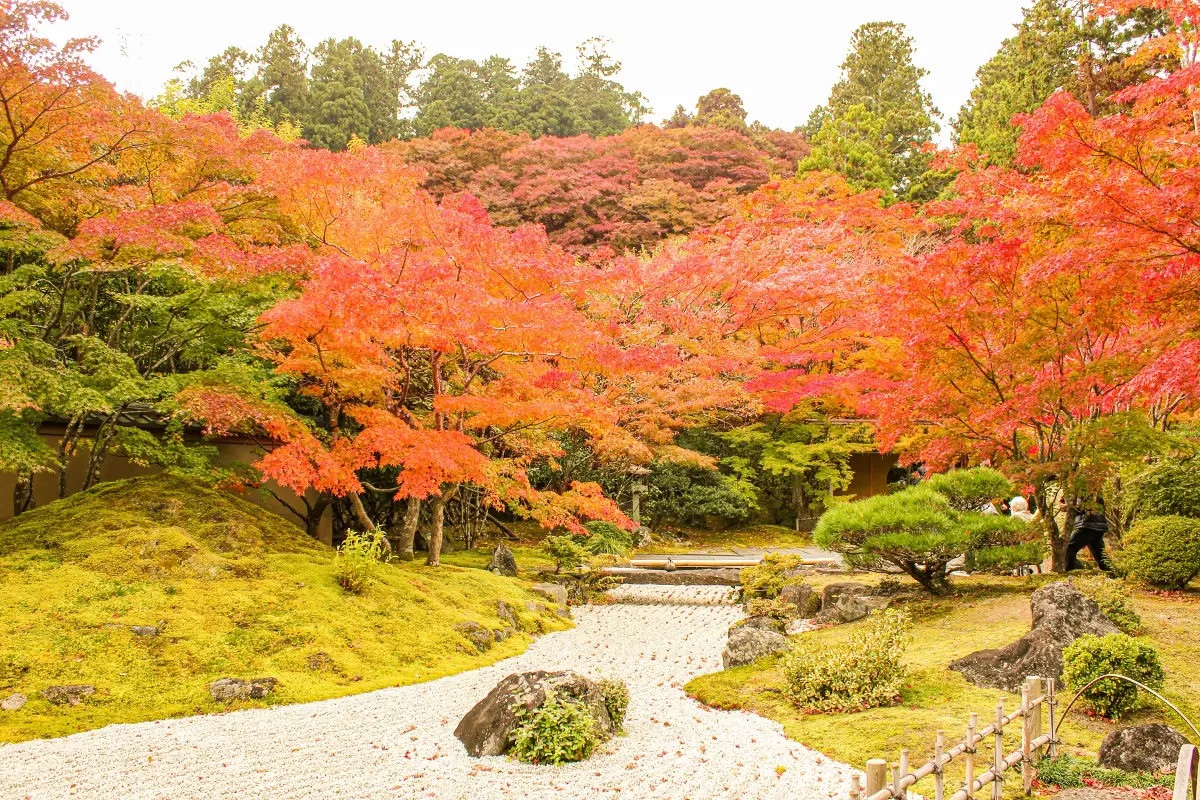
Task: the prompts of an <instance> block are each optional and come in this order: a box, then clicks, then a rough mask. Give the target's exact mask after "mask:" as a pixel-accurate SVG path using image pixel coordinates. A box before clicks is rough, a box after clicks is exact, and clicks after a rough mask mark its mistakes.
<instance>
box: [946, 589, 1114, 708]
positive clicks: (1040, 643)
mask: <svg viewBox="0 0 1200 800" xmlns="http://www.w3.org/2000/svg"><path fill="white" fill-rule="evenodd" d="M1029 605H1030V608H1031V609H1032V611H1033V627H1032V629H1031V630H1030V631H1029V633H1027V634H1025V635H1024V636H1022V637H1021V638H1020V639H1018V640H1017V641H1015V642H1013V643H1012V644H1010V645H1008V646H1006V647H1001V648H997V649H995V650H980V651H979V652H976V653H972V654H971V655H969V656H965V657H963V658H960V659H959V660H957V661H955V662H953V663H951V664H950V669H952V670H955V671H956V672H961V673H962V674H963V677H965V678H966V679H967V680H969V681H970V682H971V683H973V684H975V685H976V686H985V687H988V688H991V689H1003V690H1005V691H1008V692H1019V691H1020V690H1021V683H1022V682H1024V680H1025V678H1026V676H1028V675H1037V676H1039V677H1042V678H1062V671H1063V655H1062V654H1063V650H1064V649H1065V648H1066V647H1067V646H1068V645H1070V644H1071V643H1072V642H1074V641H1075V640H1076V639H1078V638H1079V637H1080V636H1083V635H1085V634H1092V635H1094V636H1107V635H1109V634H1111V633H1118V632H1119V631H1118V630H1117V628H1116V626H1115V625H1113V624H1112V623H1111V622H1109V620H1108V618H1107V617H1105V616H1104V614H1103V613H1102V612H1101V611H1100V607H1099V606H1097V605H1096V603H1095V601H1093V600H1091V599H1090V598H1088V597H1085V596H1084V595H1083V594H1081V593H1080V592H1079V591H1078V590H1077V589H1075V587H1073V586H1071V584H1069V583H1067V582H1066V581H1059V582H1057V583H1051V584H1048V585H1046V586H1043V587H1042V588H1040V589H1038V590H1037V591H1035V592H1034V593H1033V596H1032V597H1031V598H1030V601H1029Z"/></svg>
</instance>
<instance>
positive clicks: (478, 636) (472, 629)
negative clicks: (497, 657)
mask: <svg viewBox="0 0 1200 800" xmlns="http://www.w3.org/2000/svg"><path fill="white" fill-rule="evenodd" d="M454 630H456V631H458V632H459V633H461V634H462V635H463V636H464V637H466V639H467V641H469V642H470V643H471V645H472V646H473V647H474V648H475V652H477V653H482V652H484V651H485V650H491V649H492V644H493V642H494V640H493V639H492V632H491V631H489V630H488V629H487V628H485V627H483V626H482V625H480V624H479V623H478V622H471V621H467V622H459V623H457V624H455V626H454Z"/></svg>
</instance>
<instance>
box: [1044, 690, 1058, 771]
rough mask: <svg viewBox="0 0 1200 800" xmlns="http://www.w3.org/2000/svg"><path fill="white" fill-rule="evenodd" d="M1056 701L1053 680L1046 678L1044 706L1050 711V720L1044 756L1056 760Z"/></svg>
mask: <svg viewBox="0 0 1200 800" xmlns="http://www.w3.org/2000/svg"><path fill="white" fill-rule="evenodd" d="M1056 704H1057V701H1056V700H1055V699H1054V678H1046V705H1047V706H1048V707H1049V709H1050V713H1049V714H1048V715H1047V717H1048V718H1049V720H1050V723H1049V724H1050V731H1049V733H1050V746H1049V747H1048V748H1046V754H1047V755H1048V756H1050V758H1058V726H1057V724H1056V720H1055V708H1054V707H1055V705H1056Z"/></svg>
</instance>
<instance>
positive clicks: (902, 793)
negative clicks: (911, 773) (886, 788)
mask: <svg viewBox="0 0 1200 800" xmlns="http://www.w3.org/2000/svg"><path fill="white" fill-rule="evenodd" d="M907 777H908V748H904V749H902V750H901V751H900V778H899V779H898V780H897V781H895V783H894V784H893V785H892V796H894V797H896V798H897V800H905V798H907V797H908V790H907V789H905V788H903V787H901V786H900V781H901V780H904V779H905V778H907Z"/></svg>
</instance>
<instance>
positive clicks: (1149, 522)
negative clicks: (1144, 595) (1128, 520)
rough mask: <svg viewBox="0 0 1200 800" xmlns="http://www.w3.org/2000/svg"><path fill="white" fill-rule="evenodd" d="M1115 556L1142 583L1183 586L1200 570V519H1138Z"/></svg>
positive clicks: (1126, 572)
mask: <svg viewBox="0 0 1200 800" xmlns="http://www.w3.org/2000/svg"><path fill="white" fill-rule="evenodd" d="M1113 560H1114V562H1115V563H1116V566H1117V569H1118V570H1120V571H1121V572H1122V573H1124V574H1125V575H1127V576H1129V578H1131V579H1132V580H1135V581H1138V582H1139V583H1146V584H1149V585H1151V586H1158V587H1161V588H1164V589H1182V588H1183V587H1185V586H1187V585H1188V584H1189V583H1191V581H1192V579H1193V578H1195V577H1196V575H1197V574H1200V520H1197V519H1190V518H1187V517H1175V516H1171V517H1149V518H1147V519H1141V520H1138V521H1137V522H1135V523H1134V524H1133V527H1131V528H1130V529H1129V531H1128V532H1127V533H1126V534H1125V537H1124V538H1123V539H1122V541H1121V549H1120V550H1118V551H1116V552H1115V553H1114V554H1113Z"/></svg>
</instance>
